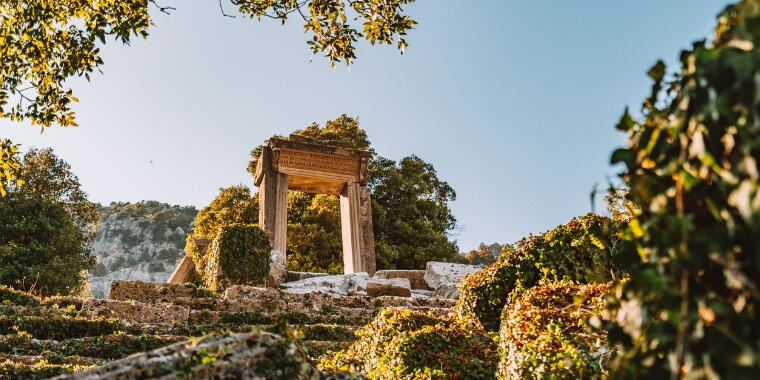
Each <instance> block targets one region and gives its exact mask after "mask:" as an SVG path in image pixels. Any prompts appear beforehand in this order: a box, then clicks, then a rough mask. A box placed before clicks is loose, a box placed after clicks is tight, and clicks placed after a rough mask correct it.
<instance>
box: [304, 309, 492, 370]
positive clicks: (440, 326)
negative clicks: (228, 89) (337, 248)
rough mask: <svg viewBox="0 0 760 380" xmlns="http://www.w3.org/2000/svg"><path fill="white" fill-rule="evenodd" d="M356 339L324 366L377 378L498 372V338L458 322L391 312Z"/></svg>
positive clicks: (322, 364) (384, 312)
mask: <svg viewBox="0 0 760 380" xmlns="http://www.w3.org/2000/svg"><path fill="white" fill-rule="evenodd" d="M356 335H357V336H358V337H359V339H358V340H357V341H356V342H354V344H352V345H351V346H350V347H348V348H347V349H345V350H342V351H339V352H337V353H332V354H331V353H328V355H326V356H325V357H323V358H322V361H321V362H320V365H319V368H320V369H321V370H325V371H350V372H353V373H362V374H365V375H366V376H368V377H369V378H371V379H423V378H453V379H491V378H494V373H495V371H496V363H497V362H498V356H497V354H496V342H495V340H494V339H493V336H492V335H490V334H489V333H486V332H485V331H483V330H482V329H477V328H470V327H466V326H462V325H460V324H459V323H458V322H457V321H456V320H453V319H444V318H438V317H435V316H432V315H428V314H425V313H421V312H417V311H412V310H408V309H402V310H399V309H393V308H389V309H383V310H381V311H380V313H378V315H377V316H376V317H375V319H374V320H373V321H372V322H370V323H369V324H368V325H366V326H365V327H363V328H362V329H360V330H359V331H357V332H356Z"/></svg>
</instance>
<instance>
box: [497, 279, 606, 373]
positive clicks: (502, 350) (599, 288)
mask: <svg viewBox="0 0 760 380" xmlns="http://www.w3.org/2000/svg"><path fill="white" fill-rule="evenodd" d="M608 287H609V285H608V284H591V285H575V284H568V283H554V284H549V285H545V286H536V287H533V288H530V289H528V290H527V291H525V292H524V293H523V294H522V295H520V297H518V298H517V299H516V300H515V301H514V302H511V303H510V304H509V305H508V306H507V307H506V309H505V310H504V313H503V314H502V321H501V329H500V333H499V357H500V361H499V372H498V376H499V378H500V379H600V378H602V377H603V368H605V367H606V365H607V364H608V361H609V353H608V351H606V349H605V346H606V334H604V333H602V332H600V330H598V329H594V328H592V327H591V326H589V325H588V321H589V318H592V317H595V318H596V322H599V321H600V320H599V317H598V315H599V314H600V313H601V311H602V306H603V305H602V304H603V301H602V296H603V295H604V293H605V291H606V290H607V288H608Z"/></svg>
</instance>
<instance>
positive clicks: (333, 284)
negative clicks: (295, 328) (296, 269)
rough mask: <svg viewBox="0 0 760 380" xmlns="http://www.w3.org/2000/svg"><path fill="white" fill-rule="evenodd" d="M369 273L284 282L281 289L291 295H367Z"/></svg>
mask: <svg viewBox="0 0 760 380" xmlns="http://www.w3.org/2000/svg"><path fill="white" fill-rule="evenodd" d="M367 280H369V273H366V272H360V273H351V274H343V275H333V276H319V277H312V278H307V279H304V280H298V281H292V282H284V283H282V284H280V288H282V289H285V291H287V292H289V293H297V294H303V293H311V292H327V293H336V294H343V295H349V294H366V289H367Z"/></svg>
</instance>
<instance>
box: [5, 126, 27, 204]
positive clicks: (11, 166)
mask: <svg viewBox="0 0 760 380" xmlns="http://www.w3.org/2000/svg"><path fill="white" fill-rule="evenodd" d="M20 177H21V163H20V162H19V160H18V145H17V144H13V143H12V142H11V140H8V139H3V140H2V141H0V196H3V197H4V196H5V194H6V192H7V191H6V188H7V186H8V183H11V182H13V181H15V182H16V185H18V186H21V185H23V184H24V181H23V180H22V179H20Z"/></svg>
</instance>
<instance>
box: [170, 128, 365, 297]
mask: <svg viewBox="0 0 760 380" xmlns="http://www.w3.org/2000/svg"><path fill="white" fill-rule="evenodd" d="M260 148H261V156H260V157H259V160H258V163H257V166H256V173H255V175H254V185H256V186H258V187H259V225H260V227H261V228H262V229H263V230H264V231H266V233H267V234H268V235H269V238H270V239H271V242H272V246H273V248H274V249H273V251H272V262H271V267H270V271H269V283H270V284H271V285H278V284H280V283H282V282H284V281H286V275H287V269H286V254H287V227H288V210H287V208H288V190H294V191H302V192H306V193H313V194H329V195H338V196H340V219H341V221H340V222H341V231H342V235H343V272H344V273H346V274H350V273H361V272H366V273H369V274H370V275H373V274H375V237H374V233H373V231H372V201H371V199H370V191H369V188H367V186H366V184H367V163H368V161H369V158H370V157H371V155H372V153H371V152H368V151H364V150H358V149H352V148H349V147H347V146H345V144H344V143H342V142H339V141H333V140H316V139H311V138H308V137H304V136H299V135H290V137H288V138H287V139H282V138H272V139H270V140H269V141H268V142H267V144H266V145H263V146H261V147H260ZM196 244H197V245H198V246H199V247H202V248H201V249H208V245H209V244H210V241H209V240H208V239H196ZM193 268H194V264H193V261H192V258H190V257H189V256H186V257H185V258H184V259H183V260H182V261H181V262H180V264H179V265H178V266H177V268H176V269H175V270H174V273H172V275H171V277H170V278H169V281H168V282H169V283H172V284H183V283H185V282H186V281H187V279H188V276H189V274H190V273H191V272H192V271H193Z"/></svg>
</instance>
